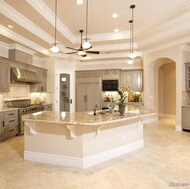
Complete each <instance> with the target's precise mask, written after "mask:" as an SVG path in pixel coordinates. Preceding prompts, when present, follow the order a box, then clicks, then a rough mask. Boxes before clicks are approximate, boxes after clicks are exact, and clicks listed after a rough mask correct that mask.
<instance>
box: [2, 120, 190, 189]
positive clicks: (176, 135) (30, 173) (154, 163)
mask: <svg viewBox="0 0 190 189" xmlns="http://www.w3.org/2000/svg"><path fill="white" fill-rule="evenodd" d="M144 139H145V146H144V148H142V149H139V150H137V151H135V152H132V153H129V154H126V155H123V156H120V157H118V158H115V159H113V160H110V161H107V162H105V163H101V164H99V165H96V166H93V167H91V168H88V169H85V170H80V169H74V168H68V167H63V166H56V165H49V164H42V163H35V162H29V161H24V160H23V150H24V141H23V140H24V139H23V136H21V137H15V138H11V139H9V140H7V141H4V142H1V143H0V189H168V188H175V189H176V188H177V189H178V188H180V189H190V132H177V131H175V120H171V119H159V121H158V122H155V123H150V124H145V125H144ZM170 184H171V185H172V184H186V186H179V187H177V186H169V185H170Z"/></svg>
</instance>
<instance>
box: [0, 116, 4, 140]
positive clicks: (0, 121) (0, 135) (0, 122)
mask: <svg viewBox="0 0 190 189" xmlns="http://www.w3.org/2000/svg"><path fill="white" fill-rule="evenodd" d="M3 139H4V116H3V113H0V141H1V140H3Z"/></svg>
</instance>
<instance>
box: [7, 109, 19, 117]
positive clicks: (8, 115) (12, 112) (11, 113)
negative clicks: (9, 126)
mask: <svg viewBox="0 0 190 189" xmlns="http://www.w3.org/2000/svg"><path fill="white" fill-rule="evenodd" d="M4 114H5V118H6V117H11V116H18V110H10V111H7V112H5V113H4Z"/></svg>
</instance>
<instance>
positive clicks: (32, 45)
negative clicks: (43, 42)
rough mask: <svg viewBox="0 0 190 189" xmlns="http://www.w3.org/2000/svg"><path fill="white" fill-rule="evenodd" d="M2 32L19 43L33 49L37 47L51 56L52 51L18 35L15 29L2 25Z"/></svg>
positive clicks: (0, 29) (0, 32) (0, 27)
mask: <svg viewBox="0 0 190 189" xmlns="http://www.w3.org/2000/svg"><path fill="white" fill-rule="evenodd" d="M0 34H2V35H4V36H6V37H8V38H10V39H12V40H14V41H18V42H19V43H21V44H23V45H25V46H27V47H30V48H31V49H35V50H36V51H38V52H40V53H42V54H45V55H47V56H49V54H50V52H49V51H48V50H47V49H45V48H43V47H41V46H40V45H38V44H36V43H34V42H33V41H30V40H29V39H27V38H25V37H23V36H21V35H18V34H17V33H15V32H14V31H12V30H9V29H8V28H6V27H4V26H2V25H0Z"/></svg>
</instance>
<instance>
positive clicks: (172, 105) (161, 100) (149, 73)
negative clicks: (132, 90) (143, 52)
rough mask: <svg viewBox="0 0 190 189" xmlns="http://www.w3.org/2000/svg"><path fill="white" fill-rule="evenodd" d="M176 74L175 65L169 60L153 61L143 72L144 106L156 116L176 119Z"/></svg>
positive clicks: (159, 59)
mask: <svg viewBox="0 0 190 189" xmlns="http://www.w3.org/2000/svg"><path fill="white" fill-rule="evenodd" d="M176 72H177V70H176V63H175V62H174V61H173V60H172V59H169V58H158V59H156V60H154V61H152V62H151V63H150V64H149V65H148V67H147V68H146V70H145V76H144V77H145V81H146V86H145V91H146V95H145V105H146V104H148V106H149V107H150V108H152V109H153V110H155V111H156V112H157V113H158V116H162V117H168V118H176V82H177V80H176ZM169 88H170V91H169ZM171 88H172V90H171ZM171 95H172V96H171ZM171 97H172V98H171ZM168 99H169V100H168ZM169 109H170V110H171V109H172V111H169Z"/></svg>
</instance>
